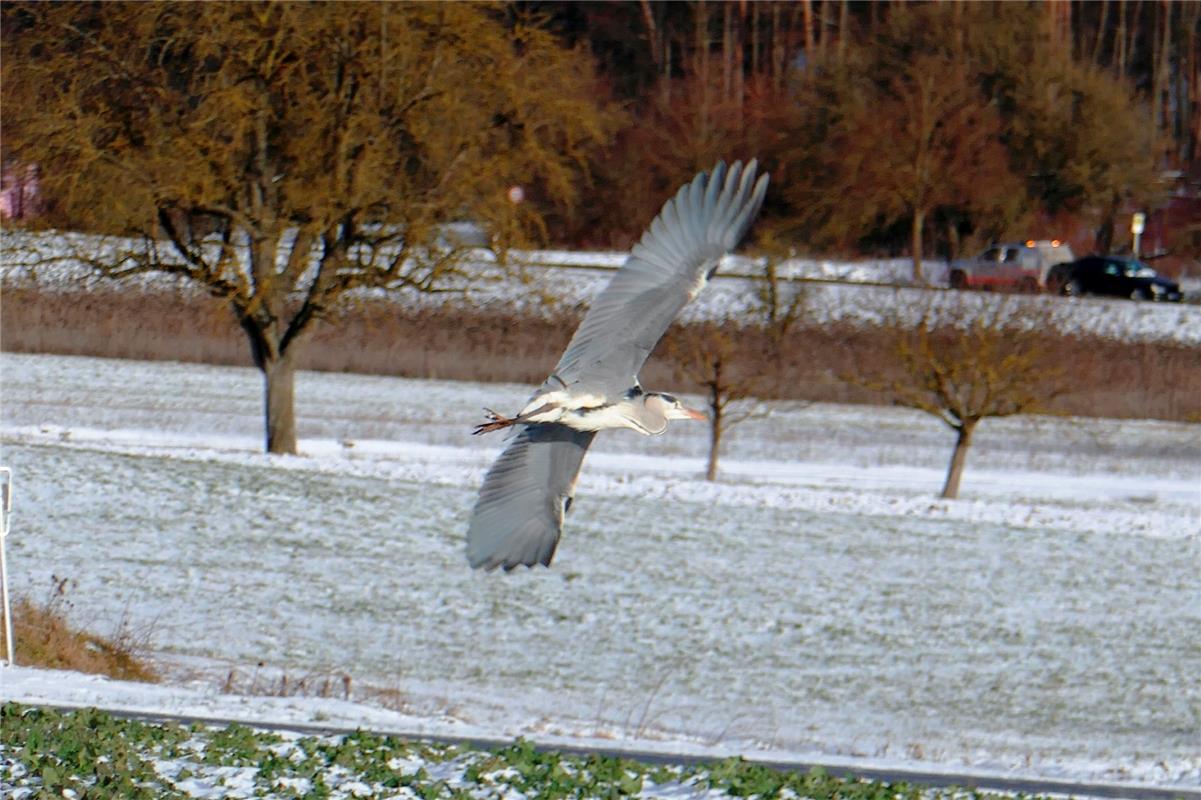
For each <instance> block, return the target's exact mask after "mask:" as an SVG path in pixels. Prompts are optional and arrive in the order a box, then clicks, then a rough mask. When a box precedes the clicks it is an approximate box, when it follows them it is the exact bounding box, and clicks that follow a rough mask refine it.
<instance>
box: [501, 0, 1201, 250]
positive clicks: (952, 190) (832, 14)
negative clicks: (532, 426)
mask: <svg viewBox="0 0 1201 800" xmlns="http://www.w3.org/2000/svg"><path fill="white" fill-rule="evenodd" d="M521 7H522V8H526V9H528V10H530V11H535V12H537V13H542V14H545V15H546V16H547V17H548V20H549V24H550V26H551V27H552V29H554V30H556V31H558V32H560V33H561V34H562V35H563V36H565V37H567V38H568V39H569V40H570V41H573V42H583V43H585V44H586V46H587V48H588V49H589V51H590V52H591V53H592V54H593V55H594V56H595V58H596V59H597V61H598V64H599V68H600V71H601V74H602V75H603V76H604V77H605V79H606V81H607V83H608V87H609V89H610V91H611V92H612V94H613V96H614V97H615V98H616V99H617V100H619V101H620V102H621V103H622V105H623V108H624V109H625V110H626V111H627V113H628V114H629V118H628V124H627V125H626V126H625V127H624V128H623V130H622V131H621V133H620V134H619V136H618V145H617V146H616V147H614V148H612V149H611V150H610V151H609V152H608V154H607V155H608V158H607V159H606V160H603V161H601V162H600V163H598V164H596V165H595V167H594V169H595V179H596V183H597V189H598V191H597V193H596V197H597V198H598V199H599V200H600V202H598V203H595V204H591V205H589V206H586V207H582V208H581V213H580V214H579V215H577V216H576V217H574V218H572V219H564V220H562V221H561V227H560V228H559V235H560V236H561V237H562V238H565V239H568V240H577V241H587V240H595V243H597V244H610V245H620V244H624V243H626V240H625V238H624V237H627V236H628V235H629V231H630V230H631V227H636V226H630V227H626V226H623V225H621V224H620V221H621V220H623V219H626V218H630V217H633V218H635V219H644V218H646V217H648V216H649V215H650V214H651V213H653V209H654V207H655V205H656V203H658V202H659V198H661V197H662V196H663V194H664V192H665V191H667V190H669V188H670V187H671V186H674V185H675V184H677V183H678V182H679V181H681V180H682V179H684V178H685V177H686V176H687V175H688V174H690V173H691V172H692V171H693V170H695V169H697V168H700V167H703V166H705V165H707V164H709V163H711V162H712V161H713V160H714V159H715V158H717V157H723V156H724V157H730V156H735V155H738V154H743V153H755V154H759V155H760V157H761V158H763V159H765V160H766V161H767V162H768V168H769V169H770V170H771V172H772V174H773V180H774V181H775V183H776V186H777V188H778V191H776V192H774V193H773V195H772V198H771V206H770V208H769V209H768V212H769V216H770V227H771V228H772V229H773V230H774V231H775V232H776V233H777V234H778V235H780V236H783V237H786V238H787V239H789V240H793V241H794V242H803V243H804V245H803V247H805V248H808V249H812V250H817V251H822V252H827V253H829V252H842V253H848V254H852V253H857V254H899V253H902V252H905V253H909V252H912V251H913V250H917V251H918V252H921V251H923V250H924V251H925V252H926V253H928V254H931V255H938V256H942V257H946V256H953V255H957V254H959V253H960V252H962V251H963V250H965V249H971V248H973V247H975V246H978V245H979V244H980V243H981V242H982V241H983V240H985V239H992V238H994V237H999V236H1003V235H1011V236H1020V237H1022V238H1025V237H1026V236H1047V237H1053V236H1057V237H1059V238H1066V239H1070V240H1072V241H1073V243H1074V244H1076V245H1077V247H1078V248H1081V249H1083V250H1085V251H1087V250H1089V249H1094V248H1095V249H1099V250H1107V249H1111V248H1112V249H1120V248H1122V247H1123V246H1128V245H1129V240H1130V234H1129V217H1128V216H1127V215H1128V214H1129V213H1130V212H1131V211H1134V210H1146V211H1151V212H1153V221H1154V222H1158V223H1159V225H1160V228H1159V229H1158V230H1155V231H1151V232H1149V234H1152V233H1153V234H1154V235H1155V238H1156V241H1155V242H1154V243H1152V246H1153V247H1154V248H1155V249H1158V250H1159V251H1161V252H1162V251H1172V252H1174V253H1175V254H1177V255H1184V254H1188V255H1191V256H1194V257H1195V256H1196V255H1197V254H1198V253H1199V252H1201V236H1199V230H1198V225H1199V223H1198V222H1197V216H1201V206H1198V205H1190V204H1189V203H1187V202H1181V201H1177V202H1176V203H1175V206H1174V207H1173V208H1174V210H1175V213H1170V212H1167V207H1168V206H1169V204H1170V203H1171V198H1172V197H1173V196H1174V195H1194V196H1195V195H1197V194H1198V189H1197V187H1196V181H1197V180H1198V179H1199V178H1201V59H1199V54H1198V33H1199V29H1201V3H1195V2H1189V3H1181V2H1168V0H1145V1H1140V0H1117V2H1088V1H1083V2H1075V1H1068V0H1054V1H1053V2H1042V3H971V2H947V3H916V2H904V1H903V0H902V1H901V2H887V3H886V2H851V0H798V1H797V2H746V1H745V0H741V2H724V3H705V2H690V3H676V2H655V1H653V0H642V1H641V2H629V3H562V2H534V3H528V4H524V5H523V6H521ZM615 208H620V209H622V210H621V212H620V213H618V214H614V213H613V210H614V209H615ZM1156 209H1160V213H1159V214H1158V215H1155V214H1154V212H1155V210H1156ZM589 211H592V212H593V213H591V214H589V213H588V212H589ZM1190 217H1191V219H1190ZM1150 238H1152V237H1151V236H1149V237H1148V239H1145V240H1144V241H1149V240H1150Z"/></svg>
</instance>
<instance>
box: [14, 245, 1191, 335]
mask: <svg viewBox="0 0 1201 800" xmlns="http://www.w3.org/2000/svg"><path fill="white" fill-rule="evenodd" d="M140 246H141V243H140V242H134V241H128V240H123V239H115V238H99V237H95V236H90V235H84V234H74V233H68V234H59V233H54V232H49V233H31V232H23V231H5V232H3V235H2V236H0V250H2V252H3V259H2V263H0V285H3V286H13V287H16V286H33V287H37V288H38V289H40V290H43V291H61V290H78V289H80V288H81V287H85V288H92V289H103V290H116V291H128V290H129V289H131V288H133V289H139V290H151V291H172V292H174V291H184V292H188V291H191V292H197V293H199V292H201V291H202V290H201V289H199V288H197V287H196V286H194V285H190V284H188V283H187V281H185V280H183V279H178V278H175V277H172V276H167V275H164V274H161V273H149V274H141V275H137V276H135V277H133V278H131V279H127V280H125V281H121V282H114V281H110V280H107V279H102V278H99V277H98V276H97V273H96V272H95V271H94V270H93V269H92V268H91V267H88V266H87V265H86V264H85V263H83V261H81V260H80V256H81V255H84V256H86V257H87V258H98V259H100V258H102V259H107V260H108V261H119V260H120V254H121V253H122V252H125V251H127V250H130V249H135V250H136V249H138V248H139V247H140ZM167 255H168V256H169V252H168V253H167ZM626 255H627V254H626V253H614V252H584V253H580V252H571V251H558V250H541V251H527V252H516V251H515V252H513V253H511V263H510V264H509V266H508V268H507V269H502V268H500V267H499V266H498V265H497V264H496V261H495V258H494V256H493V255H492V254H491V253H490V252H488V251H484V250H479V251H475V252H474V253H470V254H468V258H467V259H466V260H465V261H464V262H463V263H462V264H461V265H460V267H461V270H462V274H461V275H459V276H452V277H449V278H447V279H446V280H445V281H444V282H443V283H442V284H441V286H442V287H443V288H444V289H446V290H447V291H445V292H442V293H434V294H429V293H420V292H416V291H413V290H396V291H393V292H390V293H386V292H384V291H383V290H381V289H370V290H366V289H364V290H359V292H358V294H359V295H360V296H370V297H379V298H387V299H388V300H389V301H391V302H395V303H398V304H401V305H403V306H405V307H409V308H417V307H447V306H449V307H453V308H461V307H464V306H470V307H477V308H478V307H484V308H499V309H501V310H503V311H505V312H507V313H524V314H540V313H548V312H556V311H562V310H570V309H576V308H579V307H581V306H582V305H584V304H586V303H587V302H589V301H590V300H591V298H592V297H594V296H595V295H596V293H597V292H598V291H600V289H602V288H603V287H604V285H605V284H606V283H607V282H608V280H609V279H610V278H611V277H612V270H614V269H616V268H617V267H619V266H620V265H621V264H622V263H623V262H624V261H625V258H626ZM285 256H286V251H284V252H281V258H283V257H285ZM763 270H764V266H763V263H762V262H761V261H759V260H757V259H753V258H748V257H745V256H738V255H731V256H727V257H726V258H725V260H724V261H723V263H722V265H721V268H720V270H719V272H718V280H714V281H712V282H711V285H710V286H709V287H708V288H706V290H705V291H704V292H703V293H702V294H701V295H700V296H699V297H698V298H697V299H696V301H694V302H692V303H690V304H689V305H688V306H687V307H686V308H685V309H684V311H683V313H682V314H681V319H682V320H685V321H697V320H710V319H717V320H723V319H737V320H743V321H745V320H755V319H760V320H761V319H762V318H763V308H762V305H761V301H759V300H758V299H757V295H758V291H757V290H758V289H759V284H758V283H757V282H756V281H753V280H751V279H749V278H747V277H746V276H759V275H762V274H763ZM910 272H911V265H910V262H909V261H908V260H905V259H890V260H882V261H880V260H877V261H832V260H828V259H807V258H793V259H789V260H785V261H783V262H782V263H780V264H779V265H778V267H777V274H778V275H780V276H781V277H787V278H797V279H802V282H797V283H794V284H791V285H790V290H791V291H795V290H797V289H799V290H800V291H803V292H804V304H803V309H804V318H805V319H806V320H807V321H808V322H809V323H810V324H816V325H826V324H831V323H836V322H848V323H851V324H879V323H880V322H881V321H889V320H894V319H906V318H912V319H916V318H917V316H918V315H919V314H920V313H922V312H923V311H927V310H929V311H931V312H932V313H935V314H938V313H940V312H943V313H948V312H949V313H951V314H953V315H957V316H958V317H959V318H962V316H963V315H962V314H959V313H957V311H956V309H958V307H959V306H961V305H966V306H967V307H968V308H969V309H970V308H971V307H973V306H974V305H978V304H982V303H991V302H995V300H996V297H997V296H996V295H993V294H985V293H979V292H942V291H931V290H930V289H929V288H917V287H914V286H910V285H908V284H910V283H911V275H910ZM945 272H946V264H945V263H942V264H940V263H938V262H934V261H931V262H929V263H928V264H927V265H926V275H927V279H928V280H929V281H930V283H931V285H932V286H935V287H940V286H945V285H946V277H945ZM302 283H303V281H302ZM786 293H787V292H786ZM1186 293H1188V294H1190V296H1191V295H1192V294H1195V293H1196V289H1195V287H1194V288H1188V287H1186ZM1007 302H1012V303H1013V307H1014V309H1015V314H1016V313H1021V314H1022V315H1023V316H1024V317H1026V318H1029V319H1031V320H1035V321H1037V324H1040V325H1041V326H1043V327H1045V328H1047V329H1053V330H1058V331H1061V332H1063V333H1067V334H1071V335H1086V336H1101V337H1108V338H1113V339H1121V340H1126V341H1149V342H1176V343H1181V344H1186V345H1201V305H1199V304H1194V303H1188V304H1177V303H1165V304H1159V303H1136V302H1132V301H1130V300H1115V299H1109V298H1098V297H1089V298H1061V297H1052V296H1041V295H1017V296H1010V298H1009V300H1008V301H1007ZM1018 309H1020V312H1019V311H1018Z"/></svg>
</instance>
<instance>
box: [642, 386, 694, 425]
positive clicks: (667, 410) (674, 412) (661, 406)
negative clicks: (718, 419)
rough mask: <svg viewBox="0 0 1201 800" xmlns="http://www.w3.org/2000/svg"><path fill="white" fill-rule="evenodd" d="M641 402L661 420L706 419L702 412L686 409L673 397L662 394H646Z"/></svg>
mask: <svg viewBox="0 0 1201 800" xmlns="http://www.w3.org/2000/svg"><path fill="white" fill-rule="evenodd" d="M643 402H644V403H645V404H646V407H647V409H648V410H650V411H651V412H653V413H656V414H658V415H660V416H662V417H663V419H708V417H707V416H706V415H705V412H704V411H697V410H695V409H692V408H687V407H686V406H685V405H684V404H683V403H681V402H680V401H679V400H677V399H676V398H675V397H673V396H672V395H670V394H664V393H663V392H648V393H647V394H646V395H645V399H644V400H643Z"/></svg>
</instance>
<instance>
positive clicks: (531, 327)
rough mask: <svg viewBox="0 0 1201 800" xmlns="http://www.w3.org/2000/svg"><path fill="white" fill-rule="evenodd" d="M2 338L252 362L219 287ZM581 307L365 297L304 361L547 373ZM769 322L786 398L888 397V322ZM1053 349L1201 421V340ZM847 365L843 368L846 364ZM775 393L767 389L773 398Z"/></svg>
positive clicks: (1085, 400)
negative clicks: (513, 310)
mask: <svg viewBox="0 0 1201 800" xmlns="http://www.w3.org/2000/svg"><path fill="white" fill-rule="evenodd" d="M2 311H3V313H2V314H0V344H2V346H3V349H5V350H8V351H13V352H32V353H59V354H72V355H91V356H102V357H108V358H135V359H147V360H172V361H189V362H199V363H210V364H228V365H239V366H250V354H249V347H248V345H247V343H246V338H245V335H244V334H243V333H242V331H241V329H240V328H239V327H238V326H237V324H236V323H235V322H234V319H233V315H232V313H231V312H230V311H229V310H228V309H227V308H226V307H225V306H224V305H223V303H222V302H221V301H219V300H217V299H214V298H211V297H208V296H206V295H200V294H179V295H177V294H170V293H163V292H147V293H138V292H136V291H123V292H114V293H103V292H99V291H96V292H75V293H60V292H53V293H52V292H37V291H33V290H28V289H19V288H8V287H6V288H5V291H4V300H3V309H2ZM576 321H577V320H576V319H575V318H573V317H571V316H570V315H565V316H564V317H563V318H561V319H559V320H547V319H538V318H520V317H514V316H512V315H509V314H505V313H501V312H497V311H490V310H487V309H476V310H450V309H438V310H411V309H405V308H402V307H400V306H399V305H397V304H395V303H391V302H387V301H365V302H362V303H359V304H357V305H355V306H354V307H352V308H350V309H348V310H346V311H343V312H341V313H340V314H338V315H337V316H336V317H335V318H333V319H332V320H330V321H328V322H325V323H322V324H320V325H319V326H318V327H317V328H316V329H315V330H314V331H313V332H312V333H311V335H310V336H309V337H308V339H307V340H306V341H305V342H304V347H303V350H302V352H301V354H300V358H299V366H300V368H301V369H314V370H322V371H329V372H356V373H365V374H382V375H398V376H403V377H411V378H436V379H448V380H470V381H513V382H522V383H541V382H542V380H543V379H544V378H545V377H546V373H547V371H548V369H549V368H550V367H551V365H553V364H554V363H555V362H556V361H557V360H558V358H559V355H560V354H561V353H562V351H563V348H564V347H565V346H566V345H567V341H568V339H569V337H570V335H571V332H572V331H573V330H574V328H575V323H576ZM764 335H765V334H764V333H763V332H762V331H757V330H755V329H748V330H744V331H743V333H742V335H740V336H739V341H738V343H737V344H736V350H737V352H735V353H733V354H732V358H731V362H732V363H735V364H737V365H738V366H739V368H740V369H745V370H749V371H750V373H751V374H754V373H756V372H761V371H764V370H769V369H773V370H774V369H778V370H780V371H781V373H782V375H783V376H784V379H783V380H781V381H779V384H778V385H779V386H780V388H779V390H778V395H777V396H778V398H779V399H790V400H804V401H818V402H839V403H880V402H882V401H881V398H880V397H878V396H875V395H873V394H872V393H871V392H870V391H868V390H866V389H864V388H862V386H856V385H854V384H853V383H850V382H848V381H846V380H843V377H845V376H846V374H847V370H848V368H849V366H850V365H852V364H853V365H854V366H855V367H856V368H857V369H859V370H864V371H877V374H879V373H880V371H883V372H884V373H886V372H887V370H889V369H891V368H892V367H894V366H895V363H894V362H895V347H894V342H893V341H892V337H891V336H890V335H889V333H888V332H887V331H886V330H883V329H862V328H856V327H853V326H850V325H834V326H824V327H820V326H806V325H804V324H803V321H800V322H798V323H797V324H796V325H795V326H794V327H793V328H792V329H791V330H790V331H789V333H788V335H787V338H786V339H785V341H784V347H783V350H784V352H783V355H782V357H781V360H780V361H779V362H778V363H770V364H769V363H764V361H763V359H764V356H763V353H764V352H769V351H770V348H764V347H763V346H762V342H761V341H759V339H761V338H762V337H763V336H764ZM1045 353H1046V355H1047V357H1048V358H1050V359H1052V360H1053V361H1054V362H1055V363H1056V364H1058V365H1060V366H1062V367H1063V369H1064V370H1065V371H1066V377H1067V378H1068V379H1069V380H1070V384H1071V387H1072V391H1071V392H1070V393H1067V394H1064V395H1063V396H1061V397H1058V398H1056V400H1055V401H1054V403H1053V404H1052V407H1051V409H1050V411H1051V412H1052V413H1059V414H1068V415H1078V416H1092V417H1113V418H1135V419H1139V418H1153V419H1166V420H1176V421H1196V420H1197V419H1198V418H1201V348H1195V347H1186V346H1182V345H1174V344H1163V343H1145V342H1133V343H1128V342H1119V341H1113V340H1108V339H1094V338H1083V337H1074V336H1066V335H1062V334H1055V333H1048V334H1047V341H1046V347H1045ZM675 372H676V370H675V369H673V365H672V364H671V362H670V361H669V360H668V358H667V356H666V354H665V348H664V347H661V348H660V352H657V353H656V354H655V356H654V357H653V358H652V360H651V362H650V363H649V364H648V365H647V368H646V370H644V372H643V383H644V384H645V385H647V386H651V387H670V388H671V389H673V390H675V391H681V392H686V391H696V390H698V389H699V388H700V387H699V386H690V385H687V383H686V382H684V383H681V381H680V380H679V379H678V378H677V377H676V375H675ZM840 376H843V377H840ZM765 399H766V398H765Z"/></svg>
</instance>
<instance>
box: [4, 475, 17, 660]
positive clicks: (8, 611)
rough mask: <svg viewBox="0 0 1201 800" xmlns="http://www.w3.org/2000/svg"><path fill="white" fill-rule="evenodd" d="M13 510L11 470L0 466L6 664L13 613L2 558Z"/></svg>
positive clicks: (9, 653) (6, 567)
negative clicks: (9, 519)
mask: <svg viewBox="0 0 1201 800" xmlns="http://www.w3.org/2000/svg"><path fill="white" fill-rule="evenodd" d="M12 510H13V471H12V470H11V469H9V468H8V467H0V593H2V594H3V595H4V599H3V602H4V643H5V644H6V645H7V650H8V665H9V666H10V667H11V666H14V665H15V664H16V661H14V660H13V615H12V607H11V606H9V604H8V562H7V561H6V560H5V558H4V540H5V539H7V538H8V518H9V516H10V514H11V512H12Z"/></svg>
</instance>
